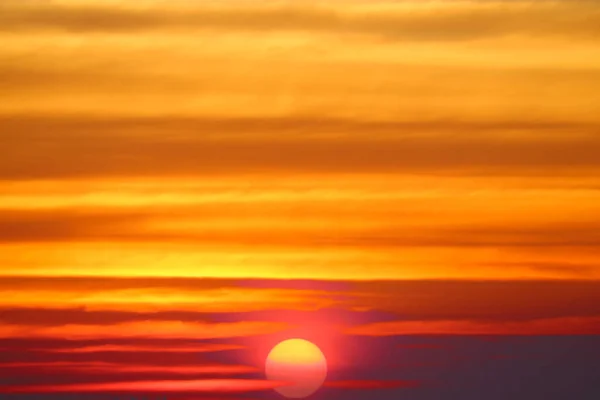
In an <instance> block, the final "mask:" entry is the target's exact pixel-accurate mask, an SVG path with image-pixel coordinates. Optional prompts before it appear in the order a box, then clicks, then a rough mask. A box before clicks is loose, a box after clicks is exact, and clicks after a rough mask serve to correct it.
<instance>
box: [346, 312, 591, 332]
mask: <svg viewBox="0 0 600 400" xmlns="http://www.w3.org/2000/svg"><path fill="white" fill-rule="evenodd" d="M345 333H346V334H348V335H359V336H397V335H598V334H600V317H592V318H551V319H539V320H531V321H517V322H482V321H452V320H447V321H396V322H381V323H374V324H368V325H362V326H355V327H351V328H348V329H347V330H346V331H345Z"/></svg>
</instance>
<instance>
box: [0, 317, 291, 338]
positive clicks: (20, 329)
mask: <svg viewBox="0 0 600 400" xmlns="http://www.w3.org/2000/svg"><path fill="white" fill-rule="evenodd" d="M288 327H289V326H288V324H284V323H280V322H251V321H242V322H234V323H193V322H184V321H137V322H128V323H121V324H112V325H75V324H69V325H59V326H46V327H32V326H27V325H11V324H0V337H3V338H9V337H27V338H43V337H46V338H67V339H107V338H196V339H217V338H232V337H244V336H253V335H264V334H269V333H276V332H280V331H283V330H285V329H287V328H288Z"/></svg>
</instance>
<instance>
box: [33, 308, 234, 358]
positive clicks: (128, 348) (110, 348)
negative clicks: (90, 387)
mask: <svg viewBox="0 0 600 400" xmlns="http://www.w3.org/2000/svg"><path fill="white" fill-rule="evenodd" d="M63 311H64V310H63ZM245 348H246V347H245V346H242V345H239V344H226V343H202V344H197V345H183V346H182V345H180V346H177V345H173V344H170V345H169V346H168V347H167V346H150V345H145V346H144V345H135V344H98V345H89V346H79V347H69V348H42V349H34V350H38V351H44V352H50V353H68V354H87V353H107V352H108V353H113V352H114V353H121V352H123V353H140V352H141V353H166V352H168V353H194V354H196V353H214V352H220V351H229V350H242V349H245Z"/></svg>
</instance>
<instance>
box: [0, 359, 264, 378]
mask: <svg viewBox="0 0 600 400" xmlns="http://www.w3.org/2000/svg"><path fill="white" fill-rule="evenodd" d="M3 369H6V371H4V372H5V374H6V373H10V372H14V371H15V370H25V371H28V372H30V373H33V372H32V371H33V370H37V371H40V370H46V371H47V370H48V369H49V370H52V371H60V372H62V373H84V374H107V373H110V374H111V375H114V374H126V373H128V374H131V373H135V374H149V373H155V374H162V375H163V376H164V375H165V374H167V375H195V376H199V375H240V374H241V375H244V374H249V373H253V372H257V371H258V369H257V368H256V367H251V366H246V365H228V364H202V365H195V366H193V365H136V364H119V363H110V362H100V361H88V362H68V361H48V362H13V363H11V362H8V363H2V364H0V370H3Z"/></svg>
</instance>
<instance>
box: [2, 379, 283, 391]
mask: <svg viewBox="0 0 600 400" xmlns="http://www.w3.org/2000/svg"><path fill="white" fill-rule="evenodd" d="M284 385H286V383H282V382H275V381H265V380H250V379H205V380H176V381H140V382H111V383H84V384H72V385H37V386H12V387H10V388H5V389H4V390H3V391H4V393H66V392H68V393H89V392H163V393H166V392H168V393H172V392H184V393H195V392H199V393H206V392H209V393H239V392H252V391H263V390H268V389H273V388H276V387H280V386H284Z"/></svg>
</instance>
